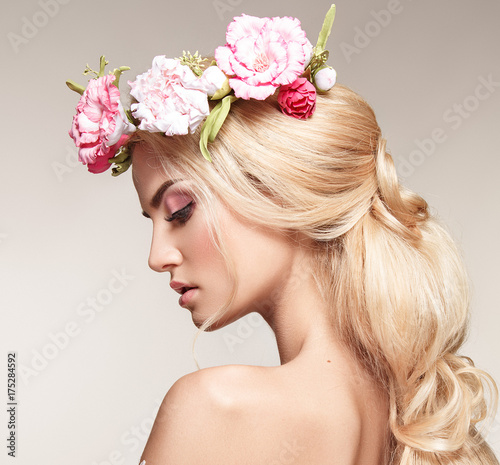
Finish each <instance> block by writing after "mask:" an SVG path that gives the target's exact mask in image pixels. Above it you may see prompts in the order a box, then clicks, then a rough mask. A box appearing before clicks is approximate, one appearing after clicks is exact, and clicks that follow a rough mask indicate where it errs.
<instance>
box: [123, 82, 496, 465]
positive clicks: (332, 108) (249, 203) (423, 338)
mask: <svg viewBox="0 0 500 465" xmlns="http://www.w3.org/2000/svg"><path fill="white" fill-rule="evenodd" d="M198 141H199V130H198V132H197V133H196V134H194V135H190V136H174V137H164V136H162V135H160V134H152V133H147V132H141V131H138V132H137V133H136V134H135V135H134V137H133V139H132V143H140V144H143V145H144V146H146V147H150V148H151V150H152V152H154V153H156V154H162V157H163V158H162V159H163V160H164V163H163V164H164V168H165V169H166V170H167V171H168V173H169V174H170V175H172V176H174V175H177V174H178V173H181V174H182V175H183V176H188V177H189V178H191V179H193V180H194V181H195V185H197V186H198V187H199V193H198V195H199V196H200V199H201V202H202V203H203V205H204V206H205V208H206V211H207V212H208V213H207V214H208V216H209V224H211V225H212V226H213V239H214V243H215V244H216V245H217V246H218V247H219V248H220V250H221V252H222V253H223V254H224V256H225V257H226V259H227V262H228V269H229V270H230V271H231V270H232V266H231V260H230V259H231V257H230V256H229V255H228V254H227V253H226V251H225V249H224V244H223V241H222V240H221V232H220V228H219V226H218V224H217V212H216V211H215V209H214V207H213V205H214V202H213V200H214V198H217V199H219V200H220V201H222V202H223V203H224V204H225V205H226V206H227V207H229V208H232V209H233V210H235V211H236V210H237V213H238V214H239V215H241V216H242V217H244V218H246V219H248V220H250V221H252V222H254V223H256V224H261V225H264V226H266V227H271V228H276V229H278V230H282V231H291V232H293V231H299V232H301V233H302V234H305V235H306V236H308V237H309V238H310V239H312V240H313V241H314V244H315V249H314V251H313V252H312V253H313V254H314V258H315V261H316V263H317V269H316V274H315V276H314V278H315V280H316V282H317V284H318V288H319V290H320V292H321V294H322V296H323V298H324V299H325V300H326V302H327V303H328V304H329V308H330V309H331V315H330V316H331V319H332V325H333V327H334V328H336V330H337V332H338V336H339V338H340V339H341V340H342V341H343V342H344V343H345V344H346V346H347V347H349V348H350V349H351V350H352V352H353V354H354V355H355V356H356V357H357V358H358V360H359V361H360V362H361V363H362V364H363V365H364V366H365V367H366V369H367V370H368V371H369V372H370V373H371V374H372V375H373V377H374V379H376V380H379V381H380V382H381V383H383V385H384V386H385V388H386V389H387V392H388V396H389V400H390V416H389V422H390V428H391V431H392V435H393V449H392V450H391V454H390V455H391V464H401V465H403V464H404V465H410V464H411V465H413V464H415V465H416V464H469V465H471V464H478V465H479V464H483V465H484V464H498V461H497V460H496V458H495V456H494V454H493V452H492V451H491V449H490V448H489V446H488V445H487V443H486V442H485V441H484V439H483V435H482V434H481V433H480V432H479V431H478V430H477V429H476V424H477V423H478V422H480V421H482V420H485V419H487V418H490V419H492V418H493V415H494V412H495V410H496V404H497V398H498V392H497V387H496V384H495V382H494V380H493V379H492V378H491V376H490V375H489V374H487V373H486V372H484V371H482V370H480V369H478V368H476V367H475V366H474V364H473V362H472V360H471V359H469V358H467V357H464V356H461V355H459V354H458V353H457V352H458V350H459V349H460V347H461V345H462V344H463V342H464V340H465V337H466V334H467V328H468V319H469V284H468V278H467V276H466V273H465V271H464V266H463V264H462V261H461V258H460V255H459V253H458V252H457V249H456V247H455V245H454V243H453V241H452V240H451V238H450V236H449V234H448V233H447V232H446V231H445V230H444V228H443V227H442V226H440V225H439V224H438V222H437V220H436V219H435V218H433V217H432V216H431V215H430V213H429V210H428V206H427V203H426V202H425V201H424V200H423V199H422V198H421V197H420V196H418V195H416V194H415V193H412V192H410V191H409V190H407V189H405V188H404V187H402V186H401V185H400V184H399V182H398V178H397V175H396V171H395V167H394V163H393V161H392V158H391V156H390V155H389V153H388V152H387V151H386V142H385V140H384V139H383V137H382V135H381V131H380V128H379V126H378V124H377V121H376V118H375V115H374V113H373V111H372V109H371V108H370V106H369V105H368V104H367V103H366V102H365V101H364V100H363V99H362V98H361V97H360V96H358V95H357V94H356V93H355V92H353V91H352V90H350V89H348V88H346V87H344V86H341V85H338V84H337V85H336V86H334V87H333V89H332V90H331V91H330V92H328V93H327V94H324V95H318V100H317V105H316V112H315V114H314V116H313V117H312V118H311V119H309V120H306V121H301V120H297V119H295V118H291V117H289V116H285V115H283V114H281V113H280V111H279V110H278V107H277V103H276V99H275V98H268V99H267V100H265V101H237V102H236V103H234V104H233V107H232V109H231V112H230V114H229V116H228V119H227V120H226V122H225V123H224V125H223V126H222V129H221V131H220V133H219V135H218V136H217V139H216V140H215V142H214V143H213V144H211V145H210V146H209V149H210V151H211V153H212V158H213V162H212V163H208V162H207V161H206V160H204V159H203V157H202V156H201V153H200V151H199V147H198ZM232 277H233V284H234V286H233V294H232V297H231V300H232V298H233V297H234V295H235V293H236V289H237V282H236V279H235V276H234V273H233V274H232ZM230 304H231V301H229V302H227V303H226V305H225V306H224V307H223V308H221V309H220V311H219V312H217V314H216V315H214V316H213V317H211V318H210V319H209V320H207V321H205V322H204V323H203V325H202V326H201V327H200V331H203V330H207V329H210V328H211V326H212V325H213V323H214V322H215V321H217V320H219V321H220V319H221V317H222V316H223V315H224V312H225V311H226V310H227V308H229V306H230ZM487 388H489V392H490V394H491V398H492V408H490V409H488V405H487V391H488V389H487Z"/></svg>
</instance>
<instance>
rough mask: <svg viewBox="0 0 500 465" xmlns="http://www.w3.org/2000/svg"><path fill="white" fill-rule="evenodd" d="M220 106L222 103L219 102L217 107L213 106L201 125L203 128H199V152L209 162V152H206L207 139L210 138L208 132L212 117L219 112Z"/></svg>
mask: <svg viewBox="0 0 500 465" xmlns="http://www.w3.org/2000/svg"><path fill="white" fill-rule="evenodd" d="M221 106H222V102H219V103H218V104H217V105H215V107H214V109H213V110H212V111H211V112H210V114H209V115H208V117H207V119H206V120H205V122H204V123H203V126H202V127H201V133H200V150H201V153H202V154H203V156H204V157H205V158H206V159H207V160H208V161H210V162H211V161H212V157H211V156H210V152H209V151H208V137H209V136H210V132H211V131H212V126H213V122H214V117H215V115H217V113H218V112H219V109H220V107H221Z"/></svg>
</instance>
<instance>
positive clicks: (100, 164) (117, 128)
mask: <svg viewBox="0 0 500 465" xmlns="http://www.w3.org/2000/svg"><path fill="white" fill-rule="evenodd" d="M114 80H115V76H114V75H108V76H102V77H100V78H98V79H92V80H91V81H90V82H89V84H88V86H87V89H86V90H85V92H84V93H83V95H82V96H81V98H80V101H79V102H78V105H77V107H76V115H75V116H74V117H73V125H72V128H71V130H70V131H69V135H70V136H71V137H72V138H73V140H74V141H75V145H76V146H77V147H78V148H79V150H78V159H79V160H80V161H81V162H82V163H84V164H86V165H87V167H88V170H89V171H90V172H91V173H102V172H103V171H106V170H107V169H108V168H109V167H110V166H111V164H110V163H109V162H108V160H109V159H110V158H112V157H114V156H115V154H116V152H117V150H118V149H119V148H120V147H121V146H122V145H123V144H124V142H125V141H126V139H127V138H128V136H127V134H129V133H130V132H132V131H134V130H135V127H134V126H133V125H132V124H130V123H129V122H128V120H127V117H126V116H125V112H124V110H123V107H122V105H121V103H120V91H119V90H118V88H117V87H116V86H115V85H113V82H114Z"/></svg>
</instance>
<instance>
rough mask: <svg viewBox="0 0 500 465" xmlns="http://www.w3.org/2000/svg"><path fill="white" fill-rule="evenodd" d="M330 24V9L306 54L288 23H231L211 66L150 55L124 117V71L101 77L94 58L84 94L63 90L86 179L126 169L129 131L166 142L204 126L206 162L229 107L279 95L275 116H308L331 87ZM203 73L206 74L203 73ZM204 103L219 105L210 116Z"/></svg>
mask: <svg viewBox="0 0 500 465" xmlns="http://www.w3.org/2000/svg"><path fill="white" fill-rule="evenodd" d="M334 18H335V5H332V6H331V8H330V9H329V11H328V13H327V14H326V17H325V20H324V22H323V27H322V29H321V32H320V34H319V37H318V42H317V44H316V47H314V48H313V46H312V45H311V43H310V42H309V40H308V39H307V37H306V34H305V32H304V31H303V30H302V29H301V27H300V21H299V20H298V19H296V18H290V17H283V18H279V17H275V18H257V17H254V16H249V15H242V16H238V17H236V18H234V20H233V22H232V23H230V24H229V26H228V28H227V33H226V42H227V43H226V45H224V46H221V47H218V48H217V49H216V50H215V60H214V61H213V62H212V63H211V64H210V65H209V66H208V67H206V66H205V64H204V63H203V62H204V61H206V59H204V58H202V57H200V56H199V55H198V52H196V53H195V54H194V55H191V54H190V53H186V52H184V53H183V56H182V57H181V58H176V59H171V58H166V57H165V56H157V57H155V58H154V59H153V65H152V67H151V69H150V70H148V71H147V72H145V73H143V74H140V75H139V76H137V77H136V80H135V81H133V82H130V81H129V82H128V84H129V85H130V87H131V91H130V94H131V95H132V97H134V98H135V100H136V103H132V105H131V106H130V109H129V110H125V109H124V108H123V106H122V104H121V102H120V91H119V89H118V85H119V80H120V76H121V74H122V73H123V72H124V71H127V70H129V69H130V68H129V67H128V66H121V67H120V68H116V69H115V70H114V71H113V72H112V73H110V74H108V75H105V73H104V69H105V66H106V65H107V64H108V62H107V61H106V60H105V58H104V56H102V57H101V59H100V68H99V71H94V70H92V69H90V68H89V66H88V65H87V68H86V69H85V71H84V73H83V74H84V75H88V74H93V75H94V77H95V79H91V80H90V81H89V83H88V85H87V88H84V87H83V86H80V85H79V84H76V83H75V82H73V81H70V80H68V81H66V84H67V85H68V87H69V88H70V89H72V90H74V91H76V92H78V93H79V94H81V98H80V101H79V102H78V105H77V107H76V110H77V113H76V115H75V116H74V117H73V125H72V128H71V130H70V131H69V135H70V136H71V137H72V138H73V140H74V141H75V144H76V146H77V147H78V158H79V160H80V161H81V162H82V163H83V164H86V165H87V167H88V170H89V171H90V172H92V173H102V172H104V171H106V170H107V169H109V168H110V167H111V164H114V167H113V169H112V174H113V176H117V175H119V174H121V173H123V172H125V171H126V170H127V169H128V167H129V166H130V164H131V161H132V158H131V156H130V153H129V150H128V147H127V141H128V139H129V138H130V134H131V133H132V132H134V131H135V129H136V128H139V129H141V130H146V131H150V132H162V133H164V134H165V135H166V136H172V135H184V134H188V132H190V133H193V132H194V131H195V130H196V128H197V127H198V126H199V125H200V124H201V123H202V122H203V121H204V123H203V126H202V128H201V134H200V150H201V152H202V154H203V156H204V157H205V158H206V159H207V160H208V161H211V157H210V153H209V151H208V143H209V142H213V141H214V140H215V137H216V136H217V133H218V132H219V129H220V128H221V127H222V124H223V123H224V121H225V119H226V117H227V115H228V113H229V110H230V108H231V104H232V103H233V102H234V101H235V100H237V99H238V98H241V99H244V100H249V99H256V100H265V99H266V98H268V97H269V96H271V95H273V94H274V93H275V92H276V89H278V104H279V106H280V108H281V111H282V112H283V113H285V114H287V115H290V116H292V117H295V118H299V119H307V118H309V117H311V116H312V114H313V113H314V110H315V108H316V91H317V90H318V91H320V92H326V91H328V90H329V89H331V87H333V85H334V84H335V81H336V72H335V70H334V69H333V68H332V67H330V66H328V65H327V64H326V61H327V60H328V51H327V50H326V49H325V45H326V41H327V39H328V36H329V35H330V31H331V28H332V25H333V21H334ZM203 68H205V69H204V70H203ZM209 100H215V101H217V100H218V103H217V105H216V106H215V107H214V108H213V109H212V111H210V108H209Z"/></svg>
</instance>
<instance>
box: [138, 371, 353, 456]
mask: <svg viewBox="0 0 500 465" xmlns="http://www.w3.org/2000/svg"><path fill="white" fill-rule="evenodd" d="M323 400H325V402H323ZM360 428H361V419H360V416H359V414H358V413H357V406H356V405H355V402H352V399H351V398H350V397H349V395H346V396H342V393H340V392H337V393H335V392H332V388H330V389H329V390H328V396H327V398H325V399H322V396H321V393H320V392H319V391H314V387H313V386H311V385H307V384H304V385H302V384H301V383H300V382H295V383H291V380H290V378H289V377H288V376H286V375H285V376H283V370H280V369H279V367H257V366H246V365H228V366H222V367H213V368H205V369H202V370H199V371H197V372H194V373H190V374H188V375H186V376H183V377H182V378H180V379H179V380H178V381H176V382H175V383H174V385H173V386H172V387H171V388H170V390H169V391H168V393H167V395H166V396H165V399H164V401H163V403H162V405H161V407H160V410H159V412H158V415H157V418H156V421H155V424H154V426H153V430H152V432H151V435H150V437H149V440H148V443H147V445H146V448H145V450H144V453H143V456H142V458H141V461H142V460H146V465H157V464H159V463H175V464H176V465H182V464H193V463H203V464H204V465H211V464H218V465H225V464H234V463H239V464H247V463H248V464H255V463H269V464H274V463H295V464H302V463H304V464H305V463H322V462H321V457H323V458H324V457H327V456H328V457H331V453H332V451H335V450H336V449H338V450H339V451H342V450H343V449H345V444H346V441H347V442H348V443H352V442H353V441H354V442H356V441H358V440H359V439H360V437H361V436H360ZM339 453H340V452H339ZM292 460H293V462H292ZM343 463H346V462H343Z"/></svg>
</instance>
